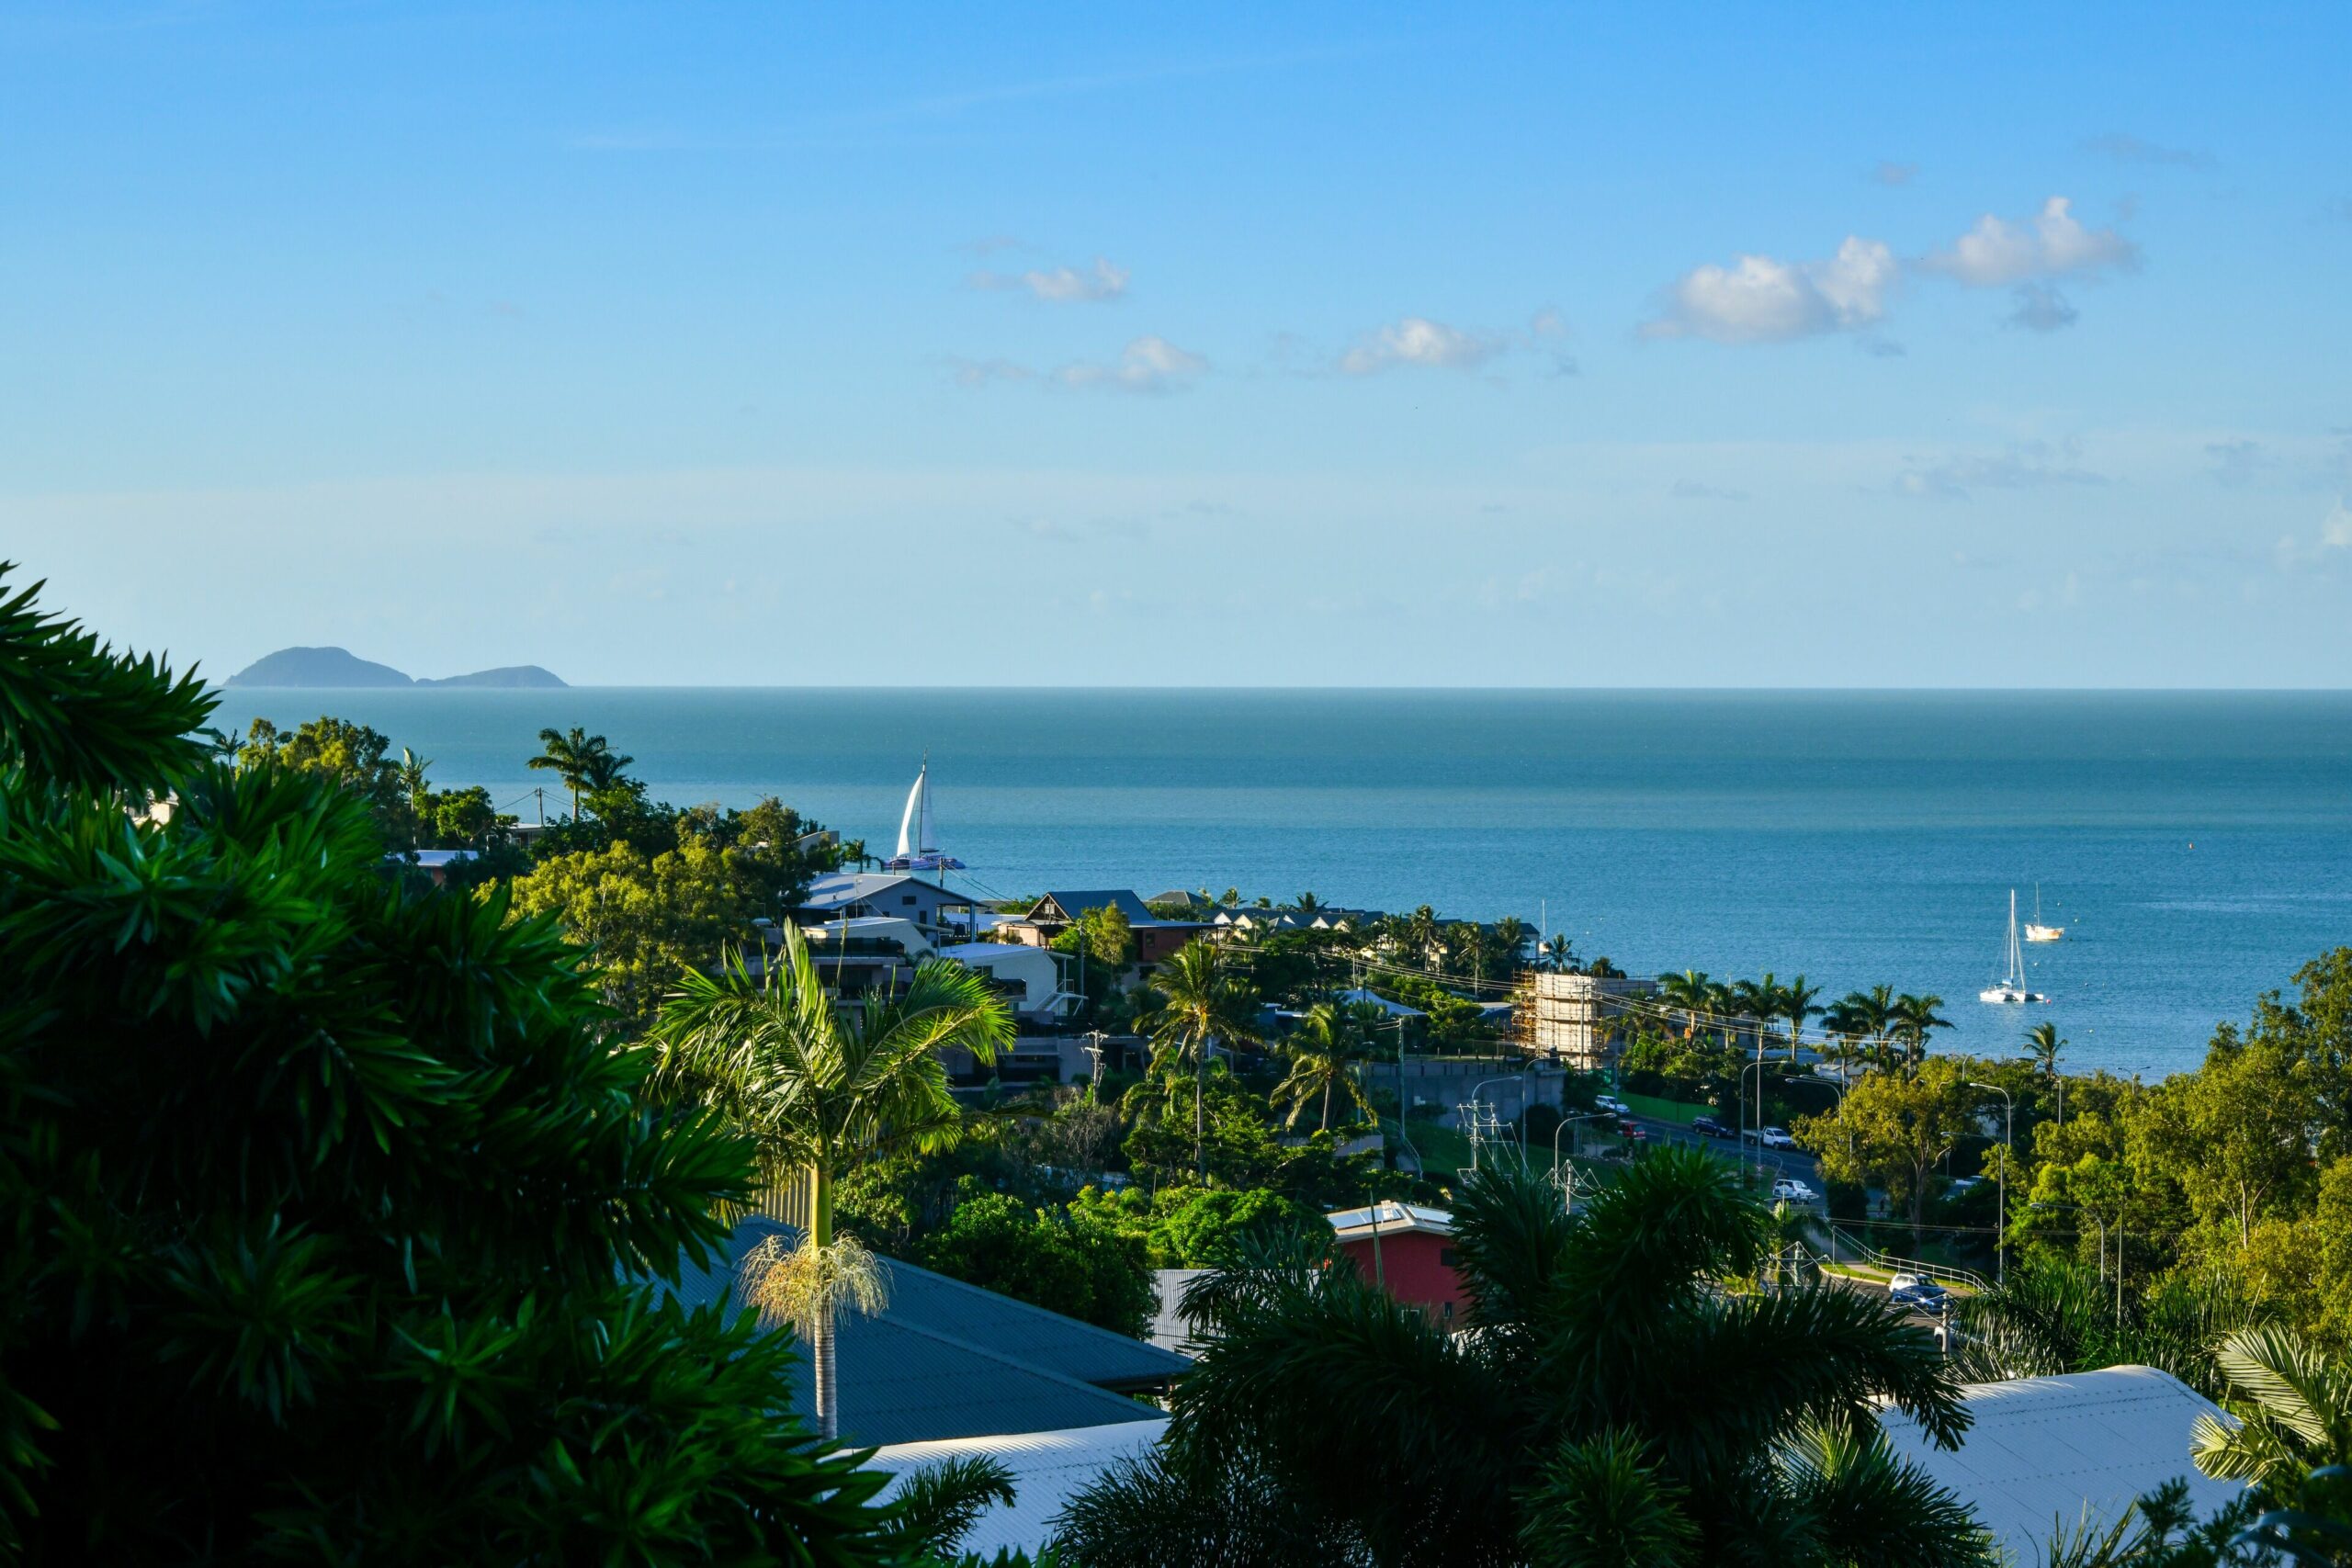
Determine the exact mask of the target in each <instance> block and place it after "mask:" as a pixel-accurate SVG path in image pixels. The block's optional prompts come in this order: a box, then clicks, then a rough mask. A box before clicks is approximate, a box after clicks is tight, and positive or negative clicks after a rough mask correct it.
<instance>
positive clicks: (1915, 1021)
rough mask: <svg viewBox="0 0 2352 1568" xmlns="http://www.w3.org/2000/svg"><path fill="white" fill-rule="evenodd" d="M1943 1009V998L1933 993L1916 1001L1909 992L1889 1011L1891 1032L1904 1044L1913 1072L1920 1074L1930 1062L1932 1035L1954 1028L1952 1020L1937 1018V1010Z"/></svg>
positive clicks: (1896, 1000)
mask: <svg viewBox="0 0 2352 1568" xmlns="http://www.w3.org/2000/svg"><path fill="white" fill-rule="evenodd" d="M1943 1005H1944V999H1943V998H1941V997H1939V996H1936V995H1934V994H1932V993H1930V994H1929V995H1928V996H1924V997H1915V996H1912V995H1911V994H1910V993H1908V992H1905V994H1903V995H1902V996H1899V997H1897V998H1894V1006H1893V1007H1891V1008H1889V1009H1888V1010H1887V1023H1888V1028H1889V1032H1891V1033H1892V1034H1893V1035H1894V1038H1895V1039H1896V1040H1898V1041H1900V1042H1901V1043H1902V1045H1903V1061H1904V1065H1905V1067H1907V1068H1908V1069H1909V1070H1910V1071H1912V1072H1917V1071H1918V1070H1919V1064H1920V1063H1921V1062H1922V1061H1924V1060H1925V1059H1926V1058H1927V1055H1928V1033H1929V1032H1931V1031H1934V1030H1938V1029H1950V1028H1951V1020H1950V1019H1948V1018H1939V1017H1937V1016H1936V1010H1937V1009H1938V1008H1939V1007H1941V1006H1943Z"/></svg>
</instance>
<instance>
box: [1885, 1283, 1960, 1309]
mask: <svg viewBox="0 0 2352 1568" xmlns="http://www.w3.org/2000/svg"><path fill="white" fill-rule="evenodd" d="M1886 1299H1887V1300H1888V1301H1891V1302H1893V1303H1895V1304H1896V1305H1897V1306H1907V1307H1909V1308H1910V1309H1911V1310H1912V1311H1913V1312H1921V1313H1925V1314H1928V1316H1929V1317H1941V1316H1942V1315H1943V1314H1944V1310H1945V1309H1946V1308H1947V1307H1949V1306H1950V1305H1951V1292H1950V1291H1947V1290H1945V1289H1944V1288H1943V1287H1942V1286H1941V1285H1939V1284H1937V1283H1936V1282H1935V1281H1934V1280H1930V1279H1928V1277H1927V1276H1925V1275H1923V1274H1897V1275H1894V1277H1893V1278H1891V1279H1889V1280H1887V1282H1886Z"/></svg>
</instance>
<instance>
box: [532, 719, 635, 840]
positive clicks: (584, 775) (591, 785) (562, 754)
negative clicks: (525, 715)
mask: <svg viewBox="0 0 2352 1568" xmlns="http://www.w3.org/2000/svg"><path fill="white" fill-rule="evenodd" d="M539 745H540V747H541V748H542V750H540V752H539V754H538V755H537V756H536V757H534V758H532V759H531V760H530V761H529V762H527V763H526V764H525V766H526V767H529V768H531V769H532V770H534V771H538V770H546V771H548V772H551V773H554V774H555V776H556V777H557V778H558V779H560V780H561V781H562V782H563V784H564V787H566V788H567V789H569V790H571V819H572V820H573V821H574V822H577V821H579V820H580V792H581V791H582V790H583V789H590V790H596V789H604V788H605V787H607V786H608V785H610V784H612V782H613V780H615V779H616V778H617V777H619V776H620V771H621V770H622V769H623V768H626V767H628V765H629V764H630V763H631V762H634V761H637V759H636V758H634V757H616V756H615V755H614V754H613V749H612V746H611V745H610V744H609V743H608V742H606V740H605V738H604V737H603V736H601V735H591V734H589V733H588V732H587V731H586V730H584V729H582V728H578V727H577V726H574V727H573V728H572V730H571V734H569V735H566V734H563V733H561V732H560V731H558V730H554V729H542V730H540V731H539Z"/></svg>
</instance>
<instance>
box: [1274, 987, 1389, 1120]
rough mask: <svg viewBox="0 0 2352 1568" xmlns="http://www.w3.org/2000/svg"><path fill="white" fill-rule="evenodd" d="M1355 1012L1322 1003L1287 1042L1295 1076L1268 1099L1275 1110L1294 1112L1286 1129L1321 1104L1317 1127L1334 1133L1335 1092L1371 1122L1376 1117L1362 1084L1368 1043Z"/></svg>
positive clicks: (1285, 1079)
mask: <svg viewBox="0 0 2352 1568" xmlns="http://www.w3.org/2000/svg"><path fill="white" fill-rule="evenodd" d="M1351 1011H1352V1010H1351V1009H1342V1008H1340V1006H1339V1005H1338V1004H1337V1003H1334V1002H1317V1003H1316V1004H1315V1005H1314V1006H1313V1007H1311V1008H1308V1009H1307V1010H1306V1017H1305V1018H1303V1019H1301V1020H1299V1024H1298V1027H1297V1028H1296V1029H1295V1030H1294V1031H1292V1032H1291V1034H1290V1037H1289V1038H1288V1039H1286V1040H1284V1041H1283V1055H1286V1056H1288V1057H1289V1058H1290V1071H1289V1072H1288V1073H1287V1074H1285V1075H1284V1076H1283V1081H1282V1082H1280V1083H1278V1084H1276V1085H1275V1086H1274V1089H1273V1092H1272V1094H1271V1095H1270V1096H1268V1098H1269V1099H1270V1100H1272V1102H1273V1103H1274V1104H1275V1105H1278V1106H1280V1105H1287V1106H1289V1107H1290V1114H1289V1115H1288V1116H1286V1117H1284V1118H1283V1126H1285V1127H1292V1126H1295V1125H1297V1123H1298V1119H1299V1117H1301V1116H1302V1115H1304V1114H1305V1113H1306V1107H1307V1105H1308V1103H1309V1102H1310V1101H1319V1102H1320V1106H1321V1109H1320V1111H1318V1113H1317V1119H1316V1123H1315V1124H1316V1126H1317V1129H1319V1130H1322V1131H1326V1132H1328V1131H1329V1130H1330V1126H1331V1094H1332V1091H1333V1090H1334V1089H1336V1090H1338V1091H1339V1092H1340V1094H1341V1095H1344V1096H1345V1097H1346V1098H1347V1100H1349V1102H1350V1103H1351V1104H1352V1105H1354V1106H1355V1108H1356V1109H1357V1110H1358V1111H1363V1113H1364V1114H1365V1115H1366V1116H1369V1115H1371V1114H1372V1113H1373V1111H1372V1101H1371V1100H1368V1099H1366V1098H1365V1097H1364V1092H1363V1084H1361V1083H1359V1082H1358V1081H1357V1080H1356V1075H1355V1063H1356V1061H1357V1060H1358V1058H1359V1057H1360V1055H1362V1052H1363V1043H1364V1042H1363V1036H1362V1034H1361V1033H1360V1032H1359V1031H1358V1028H1357V1021H1356V1019H1355V1018H1354V1017H1352V1016H1351Z"/></svg>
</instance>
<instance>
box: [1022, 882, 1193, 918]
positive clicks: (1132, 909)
mask: <svg viewBox="0 0 2352 1568" xmlns="http://www.w3.org/2000/svg"><path fill="white" fill-rule="evenodd" d="M1046 897H1048V898H1050V899H1052V900H1053V901H1054V903H1055V904H1056V905H1057V906H1058V907H1059V908H1060V909H1061V911H1062V913H1063V914H1065V915H1067V916H1069V918H1070V919H1073V920H1074V919H1078V917H1079V916H1080V915H1082V914H1084V913H1086V911H1087V910H1089V909H1105V908H1108V909H1116V910H1118V911H1119V913H1121V914H1123V915H1125V916H1126V918H1127V924H1128V925H1130V926H1189V925H1194V924H1197V923H1198V922H1197V921H1193V920H1163V919H1160V918H1159V916H1158V915H1155V914H1153V913H1152V912H1151V911H1150V910H1149V909H1148V908H1144V902H1143V900H1142V899H1140V898H1138V897H1136V896H1135V894H1134V892H1133V891H1132V890H1130V889H1128V888H1125V887H1096V888H1085V889H1080V890H1079V891H1076V892H1060V893H1057V892H1051V891H1049V892H1047V893H1046Z"/></svg>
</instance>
